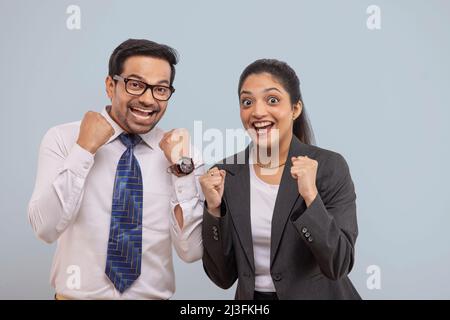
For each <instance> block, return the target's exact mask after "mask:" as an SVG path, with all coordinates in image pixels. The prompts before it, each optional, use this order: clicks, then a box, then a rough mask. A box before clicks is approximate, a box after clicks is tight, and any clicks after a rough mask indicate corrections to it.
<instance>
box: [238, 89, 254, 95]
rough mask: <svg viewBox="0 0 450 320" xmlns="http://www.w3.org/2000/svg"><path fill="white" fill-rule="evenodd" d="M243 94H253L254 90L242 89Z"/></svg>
mask: <svg viewBox="0 0 450 320" xmlns="http://www.w3.org/2000/svg"><path fill="white" fill-rule="evenodd" d="M241 94H252V92H251V91H247V90H242V91H241V93H240V95H241Z"/></svg>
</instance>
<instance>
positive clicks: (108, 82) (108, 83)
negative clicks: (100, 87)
mask: <svg viewBox="0 0 450 320" xmlns="http://www.w3.org/2000/svg"><path fill="white" fill-rule="evenodd" d="M115 86H116V83H115V82H114V80H113V79H112V78H111V76H107V77H106V79H105V89H106V94H107V95H108V98H109V100H112V98H113V96H114V88H115Z"/></svg>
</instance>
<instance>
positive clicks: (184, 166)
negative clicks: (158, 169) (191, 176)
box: [180, 158, 194, 173]
mask: <svg viewBox="0 0 450 320" xmlns="http://www.w3.org/2000/svg"><path fill="white" fill-rule="evenodd" d="M180 170H181V171H182V172H183V173H191V172H192V171H194V163H193V162H192V159H191V158H182V159H181V161H180Z"/></svg>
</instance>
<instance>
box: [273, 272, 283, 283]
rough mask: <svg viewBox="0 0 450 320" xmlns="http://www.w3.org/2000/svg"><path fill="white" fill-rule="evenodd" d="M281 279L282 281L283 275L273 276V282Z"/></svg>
mask: <svg viewBox="0 0 450 320" xmlns="http://www.w3.org/2000/svg"><path fill="white" fill-rule="evenodd" d="M281 279H282V277H281V274H279V273H275V274H274V275H273V280H275V281H280V280H281Z"/></svg>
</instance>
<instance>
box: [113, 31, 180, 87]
mask: <svg viewBox="0 0 450 320" xmlns="http://www.w3.org/2000/svg"><path fill="white" fill-rule="evenodd" d="M132 56H147V57H154V58H160V59H164V60H166V61H167V62H168V63H169V64H170V69H171V74H170V85H172V84H173V80H174V79H175V65H176V64H177V62H178V54H177V51H176V50H175V49H173V48H171V47H169V46H166V45H165V44H159V43H156V42H153V41H150V40H146V39H128V40H126V41H124V42H122V43H121V44H120V45H119V46H118V47H117V48H116V49H114V51H113V53H112V54H111V57H110V58H109V71H108V74H109V76H110V77H113V76H114V75H116V74H117V75H120V74H121V73H122V72H123V64H124V63H125V60H126V59H127V58H129V57H132Z"/></svg>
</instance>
